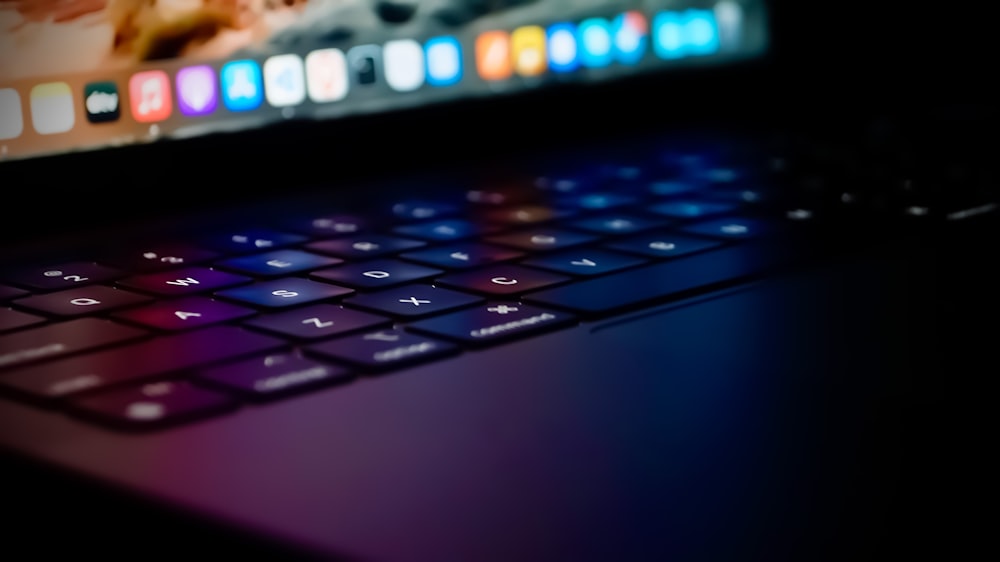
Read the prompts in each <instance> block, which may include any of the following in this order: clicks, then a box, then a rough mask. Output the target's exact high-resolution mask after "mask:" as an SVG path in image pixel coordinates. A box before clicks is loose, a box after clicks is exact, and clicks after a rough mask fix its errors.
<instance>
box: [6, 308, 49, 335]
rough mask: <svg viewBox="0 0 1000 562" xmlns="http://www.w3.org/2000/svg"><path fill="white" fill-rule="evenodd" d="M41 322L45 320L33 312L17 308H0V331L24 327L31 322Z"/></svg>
mask: <svg viewBox="0 0 1000 562" xmlns="http://www.w3.org/2000/svg"><path fill="white" fill-rule="evenodd" d="M42 322H45V319H44V318H42V317H40V316H35V315H34V314H28V313H26V312H21V311H19V310H11V309H9V308H0V332H9V331H11V330H17V329H18V328H24V327H27V326H31V325H32V324H40V323H42Z"/></svg>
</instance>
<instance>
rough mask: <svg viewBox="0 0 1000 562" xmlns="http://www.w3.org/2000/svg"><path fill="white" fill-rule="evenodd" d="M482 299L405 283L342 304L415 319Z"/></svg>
mask: <svg viewBox="0 0 1000 562" xmlns="http://www.w3.org/2000/svg"><path fill="white" fill-rule="evenodd" d="M482 300H483V299H481V298H479V297H474V296H472V295H466V294H464V293H456V292H455V291H449V290H447V289H439V288H437V287H431V286H429V285H407V286H405V287H399V288H396V289H389V290H387V291H381V292H378V293H369V294H365V295H356V296H354V297H351V298H349V299H347V300H345V301H344V304H347V305H350V306H356V307H359V308H365V309H368V310H373V311H375V312H381V313H384V314H389V315H391V316H402V317H407V318H414V317H419V316H427V315H430V314H436V313H439V312H444V311H447V310H451V309H454V308H461V307H463V306H469V305H472V304H476V303H478V302H481V301H482Z"/></svg>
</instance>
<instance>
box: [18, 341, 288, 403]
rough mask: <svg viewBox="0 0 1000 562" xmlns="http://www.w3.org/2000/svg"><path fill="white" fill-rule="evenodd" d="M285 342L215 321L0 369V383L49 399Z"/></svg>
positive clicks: (181, 368)
mask: <svg viewBox="0 0 1000 562" xmlns="http://www.w3.org/2000/svg"><path fill="white" fill-rule="evenodd" d="M284 346H285V342H284V341H282V340H279V339H277V338H272V337H269V336H264V335H261V334H256V333H253V332H247V331H244V330H241V329H239V328H235V327H232V326H216V327H213V328H206V329H204V330H197V331H194V332H185V333H183V334H178V335H172V336H164V337H160V338H156V339H152V340H149V341H144V342H139V343H136V344H133V345H129V346H126V347H118V348H114V349H109V350H106V351H98V352H95V353H89V354H86V355H81V356H78V357H71V358H69V359H64V360H62V361H56V362H51V363H46V364H44V365H38V366H33V367H28V368H25V369H21V370H18V371H12V372H9V373H4V374H2V375H0V386H2V387H5V388H8V389H10V390H12V391H15V392H17V393H20V394H22V395H25V396H27V397H29V398H34V399H36V400H43V401H44V400H52V399H57V398H61V397H64V396H70V395H73V394H76V393H77V392H82V391H84V390H93V389H97V388H103V387H106V386H111V385H117V384H121V383H126V382H134V381H142V380H146V379H150V378H154V377H159V376H162V375H167V374H170V373H174V372H177V371H184V370H188V369H192V368H195V367H201V366H203V365H209V364H212V363H216V362H220V361H225V360H228V359H235V358H238V357H243V356H246V355H250V354H253V353H266V352H269V351H273V350H276V349H279V348H281V347H284Z"/></svg>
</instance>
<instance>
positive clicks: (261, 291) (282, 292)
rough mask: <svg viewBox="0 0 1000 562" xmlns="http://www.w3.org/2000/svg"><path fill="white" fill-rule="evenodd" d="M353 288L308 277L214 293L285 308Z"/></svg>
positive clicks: (346, 293) (350, 290) (278, 280)
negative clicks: (320, 281)
mask: <svg viewBox="0 0 1000 562" xmlns="http://www.w3.org/2000/svg"><path fill="white" fill-rule="evenodd" d="M353 292H354V290H353V289H348V288H346V287H338V286H336V285H329V284H327V283H317V282H315V281H309V280H308V279H298V278H289V279H276V280H274V281H265V282H263V283H256V284H254V285H248V286H245V287H237V288H235V289H227V290H225V291H220V292H218V293H216V295H217V296H219V297H223V298H226V299H230V300H235V301H239V302H242V303H246V304H250V305H254V306H261V307H264V308H285V307H289V306H297V305H300V304H307V303H311V302H316V301H321V300H326V299H333V298H337V297H342V296H344V295H349V294H351V293H353Z"/></svg>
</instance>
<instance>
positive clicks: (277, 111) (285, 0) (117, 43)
mask: <svg viewBox="0 0 1000 562" xmlns="http://www.w3.org/2000/svg"><path fill="white" fill-rule="evenodd" d="M762 4H763V2H762V0H420V1H417V0H0V159H17V158H25V157H30V156H39V155H48V154H58V153H61V152H68V151H76V150H93V149H99V148H103V147H110V146H121V145H126V144H133V143H141V142H150V141H154V140H161V139H164V138H185V137H191V136H197V135H203V134H207V133H212V132H221V131H237V130H242V129H247V128H254V127H260V126H263V125H266V124H268V123H274V122H276V121H281V120H288V119H331V118H336V117H339V116H344V115H350V114H359V113H370V112H378V111H386V110H393V109H400V108H405V107H413V106H418V105H421V104H428V103H444V102H447V101H448V100H455V99H459V98H463V97H470V96H484V95H498V94H505V93H511V92H516V91H520V90H526V89H531V88H539V87H544V86H546V85H547V84H552V83H559V82H593V81H602V80H609V79H614V78H617V77H621V76H625V75H629V74H634V73H640V72H649V71H661V70H667V69H669V68H671V67H683V66H691V65H711V64H723V63H727V62H732V61H735V60H739V59H746V58H749V57H754V56H757V55H759V54H761V53H763V52H764V50H765V48H766V32H765V18H764V13H763V5H762Z"/></svg>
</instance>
